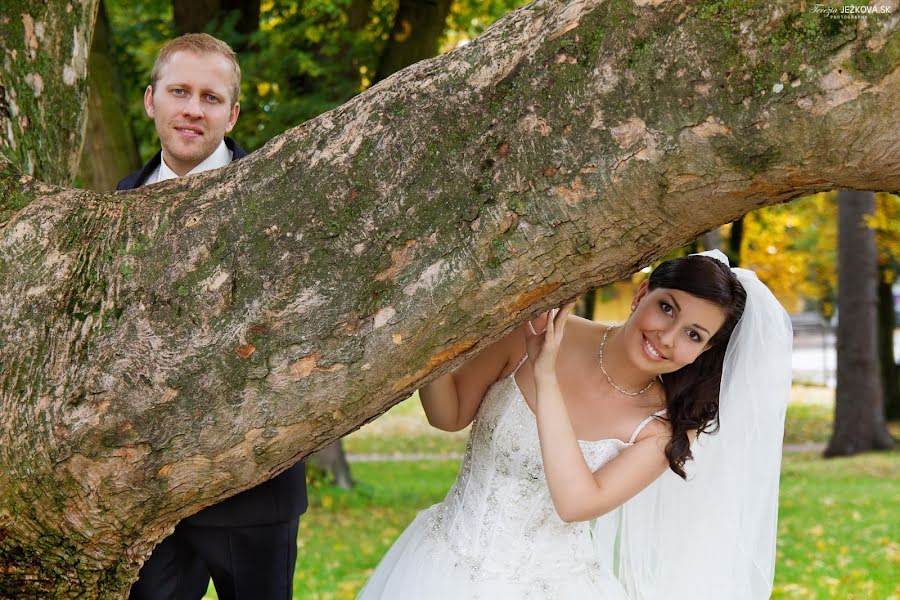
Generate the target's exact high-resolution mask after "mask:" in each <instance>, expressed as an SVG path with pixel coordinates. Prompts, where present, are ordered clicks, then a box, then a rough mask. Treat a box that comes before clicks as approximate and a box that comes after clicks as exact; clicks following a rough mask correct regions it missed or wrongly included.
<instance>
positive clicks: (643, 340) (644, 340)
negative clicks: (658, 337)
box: [641, 333, 666, 360]
mask: <svg viewBox="0 0 900 600" xmlns="http://www.w3.org/2000/svg"><path fill="white" fill-rule="evenodd" d="M648 345H649V346H650V348H652V349H653V351H654V352H656V353H657V354H658V355H659V356H654V355H653V354H652V353H651V352H650V350H649V349H648V348H647V346H648ZM641 348H643V349H644V354H645V355H646V356H647V358H649V359H650V360H666V356H665V355H664V354H663V353H662V352H660V351H659V349H658V348H657V347H656V346H654V345H653V344H651V343H650V340H648V339H647V336H645V335H644V334H643V333H642V334H641Z"/></svg>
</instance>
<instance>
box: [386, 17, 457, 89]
mask: <svg viewBox="0 0 900 600" xmlns="http://www.w3.org/2000/svg"><path fill="white" fill-rule="evenodd" d="M450 3H451V0H400V4H399V6H398V7H397V16H396V17H394V26H393V29H392V30H391V37H390V38H389V39H388V43H387V45H386V46H385V48H384V51H383V52H382V53H381V60H380V61H379V64H378V72H377V73H376V76H375V79H374V80H373V83H378V82H379V81H381V80H382V79H385V78H387V77H390V76H391V75H392V74H393V73H396V72H397V71H399V70H400V69H402V68H404V67H406V66H407V65H411V64H413V63H416V62H418V61H420V60H423V59H426V58H430V57H432V56H434V55H435V54H437V50H438V41H440V39H441V36H442V35H443V34H444V28H445V27H446V26H447V15H449V14H450Z"/></svg>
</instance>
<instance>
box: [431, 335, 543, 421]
mask: <svg viewBox="0 0 900 600" xmlns="http://www.w3.org/2000/svg"><path fill="white" fill-rule="evenodd" d="M538 321H539V319H536V320H535V321H534V322H533V323H534V326H535V327H536V328H537V327H540V326H541V325H539V323H538ZM523 327H524V325H523ZM524 353H525V334H524V333H523V329H522V327H518V328H516V329H515V330H513V331H512V332H511V333H509V334H508V335H506V336H505V337H503V338H501V339H500V340H498V341H496V342H494V343H493V344H491V345H490V346H488V347H487V348H485V349H484V350H483V351H482V352H480V353H479V354H478V355H477V356H475V357H474V358H471V359H469V360H468V361H466V362H465V363H463V364H462V365H461V366H460V367H459V368H457V369H456V370H454V371H452V372H450V373H446V374H445V375H442V376H440V377H438V378H437V379H435V380H434V381H432V382H431V383H429V384H427V385H425V386H423V387H422V388H420V389H419V399H420V400H421V401H422V408H424V409H425V416H426V417H428V422H429V423H430V424H431V426H432V427H436V428H438V429H443V430H444V431H459V430H461V429H465V428H466V427H467V426H468V425H469V423H471V422H472V419H474V418H475V414H476V413H477V412H478V407H479V406H481V401H482V400H483V399H484V395H485V393H486V392H487V390H488V388H489V387H490V386H491V385H492V384H493V383H495V382H496V381H497V380H498V379H500V377H501V376H502V375H503V374H504V373H508V372H510V371H511V370H512V369H513V368H514V367H515V365H516V364H518V361H519V360H520V359H521V357H522V356H523V355H524Z"/></svg>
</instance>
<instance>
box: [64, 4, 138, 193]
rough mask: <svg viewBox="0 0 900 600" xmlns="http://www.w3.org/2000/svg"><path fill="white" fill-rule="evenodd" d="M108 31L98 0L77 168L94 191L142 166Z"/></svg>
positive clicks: (103, 8) (110, 186) (110, 187)
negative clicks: (81, 141)
mask: <svg viewBox="0 0 900 600" xmlns="http://www.w3.org/2000/svg"><path fill="white" fill-rule="evenodd" d="M110 35H111V32H110V29H109V19H108V18H107V16H106V6H105V5H104V3H103V2H102V0H101V2H100V8H99V9H98V11H97V24H96V27H95V28H94V39H93V43H92V44H91V57H90V77H89V88H90V92H89V100H88V109H87V110H88V123H87V130H86V131H85V140H84V147H83V149H82V151H81V161H80V164H79V170H78V178H79V179H80V180H81V185H82V187H84V188H85V189H89V190H94V191H107V190H114V189H116V183H117V182H118V181H119V180H120V179H121V178H122V177H123V176H124V175H125V174H126V173H130V172H131V171H133V170H135V169H137V168H138V167H140V166H141V162H140V156H139V155H138V149H137V144H135V141H134V133H133V132H132V131H131V124H130V122H129V120H128V117H127V111H126V109H125V94H124V91H123V89H122V79H121V77H120V76H119V66H118V64H117V63H116V57H115V55H114V54H113V52H112V45H111V43H110Z"/></svg>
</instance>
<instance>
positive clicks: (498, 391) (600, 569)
mask: <svg viewBox="0 0 900 600" xmlns="http://www.w3.org/2000/svg"><path fill="white" fill-rule="evenodd" d="M523 362H524V359H523ZM519 364H520V366H521V364H522V363H519ZM517 369H518V367H517ZM514 375H515V371H513V373H512V374H511V375H509V376H507V377H506V378H504V379H501V380H500V381H498V382H496V383H494V384H493V385H492V386H491V387H490V388H489V389H488V391H487V393H486V394H485V397H484V400H483V401H482V404H481V407H480V408H479V410H478V414H477V415H476V417H475V420H474V421H473V423H472V431H471V434H470V436H469V441H468V444H467V446H466V453H465V456H464V458H463V461H462V466H461V468H460V471H459V475H458V476H457V478H456V482H455V483H454V484H453V487H452V488H451V489H450V492H449V493H448V494H447V497H446V498H444V500H443V502H441V503H439V504H435V505H434V506H432V507H430V508H428V509H426V510H424V511H422V512H420V513H419V514H418V515H417V516H416V518H415V520H413V522H412V524H411V525H410V526H409V527H407V529H406V530H405V531H404V532H403V533H402V534H401V536H400V537H399V538H398V539H397V541H396V542H394V545H393V546H391V548H390V550H388V552H387V554H386V555H385V556H384V558H383V559H382V561H381V562H380V563H379V565H378V567H377V568H376V569H375V572H374V573H373V574H372V576H371V578H370V579H369V581H368V582H367V583H366V586H365V587H364V588H363V590H362V591H361V592H360V594H359V596H357V600H376V599H377V600H407V599H408V600H412V599H417V600H419V599H425V598H427V599H429V600H432V599H434V600H441V599H446V600H466V599H470V600H475V599H484V600H526V599H535V600H537V599H540V600H549V599H554V600H556V599H567V600H568V599H573V600H574V599H591V600H628V596H627V595H626V592H625V590H624V588H623V587H622V586H621V584H620V583H619V581H618V580H617V579H616V578H615V576H614V575H613V573H612V571H611V570H610V566H609V565H607V564H603V563H601V562H600V560H599V559H600V557H599V553H598V552H597V549H596V548H595V546H594V544H593V543H592V539H591V535H592V533H591V527H590V523H588V522H579V523H565V522H563V521H562V520H561V519H560V518H559V516H558V515H557V514H556V510H555V509H554V507H553V502H552V500H551V498H550V492H549V489H548V488H547V482H546V480H545V478H544V469H543V464H542V460H541V449H540V445H539V441H538V433H537V423H536V421H535V417H534V413H532V412H531V409H530V408H529V406H528V405H527V404H526V403H525V399H524V397H523V396H522V393H521V391H520V390H519V387H518V385H517V384H516V381H515V378H514ZM656 414H663V411H660V412H659V413H656ZM652 418H653V417H652V416H650V417H648V418H647V419H645V420H644V421H643V422H642V423H641V424H640V425H639V426H638V428H637V429H636V430H635V432H634V433H633V434H632V436H631V440H630V441H629V442H628V443H626V442H623V441H621V440H618V439H605V440H597V441H580V442H579V444H580V446H581V451H582V452H583V454H584V457H585V460H586V461H587V464H588V466H589V467H590V468H591V470H592V471H595V470H597V469H598V468H600V467H602V466H603V465H604V464H606V463H607V462H608V461H610V460H611V459H612V458H614V457H615V456H616V455H617V454H618V453H619V452H621V451H622V450H624V449H625V448H627V447H628V446H630V445H631V444H632V443H633V441H634V439H635V438H636V437H637V434H638V433H639V432H640V430H641V429H642V428H643V427H644V426H645V425H646V424H647V423H648V422H649V421H650V420H651V419H652Z"/></svg>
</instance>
